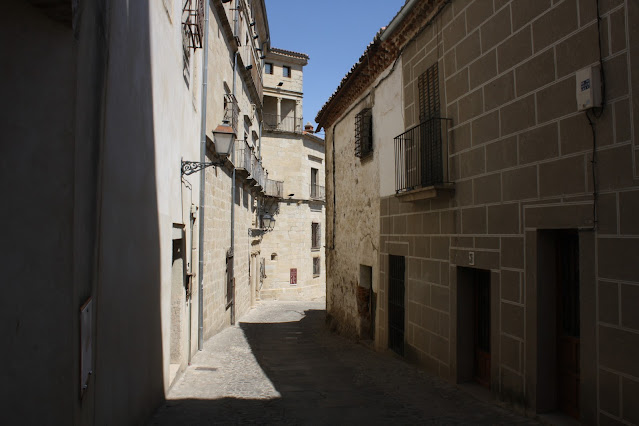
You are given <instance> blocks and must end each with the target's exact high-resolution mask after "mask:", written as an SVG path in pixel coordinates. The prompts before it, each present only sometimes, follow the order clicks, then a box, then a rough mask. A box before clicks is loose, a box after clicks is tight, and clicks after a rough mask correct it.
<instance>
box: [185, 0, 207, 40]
mask: <svg viewBox="0 0 639 426" xmlns="http://www.w3.org/2000/svg"><path fill="white" fill-rule="evenodd" d="M204 2H205V0H184V8H183V9H182V18H183V21H182V28H183V29H184V33H185V34H186V36H187V38H188V47H189V48H191V49H193V50H195V49H199V48H201V47H202V35H203V34H204Z"/></svg>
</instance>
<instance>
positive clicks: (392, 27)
mask: <svg viewBox="0 0 639 426" xmlns="http://www.w3.org/2000/svg"><path fill="white" fill-rule="evenodd" d="M419 1H420V0H408V2H407V3H406V5H404V7H403V8H402V10H400V11H399V13H398V14H397V16H395V18H393V20H392V21H391V23H390V24H388V26H387V27H386V29H385V30H384V32H383V33H382V35H381V36H380V37H379V38H380V39H381V40H382V41H385V40H386V39H388V37H390V35H391V34H392V33H393V31H395V28H397V26H398V25H399V23H400V22H402V21H403V20H404V18H405V17H406V15H408V14H409V13H410V11H411V9H412V8H413V7H414V6H415V5H416V4H417V3H419Z"/></svg>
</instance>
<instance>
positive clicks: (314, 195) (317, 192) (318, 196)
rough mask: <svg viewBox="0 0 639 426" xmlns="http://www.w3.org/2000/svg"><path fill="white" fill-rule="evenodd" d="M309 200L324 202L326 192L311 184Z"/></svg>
mask: <svg viewBox="0 0 639 426" xmlns="http://www.w3.org/2000/svg"><path fill="white" fill-rule="evenodd" d="M310 198H311V200H324V199H325V198H326V192H325V191H324V187H323V186H319V185H315V184H311V197H310Z"/></svg>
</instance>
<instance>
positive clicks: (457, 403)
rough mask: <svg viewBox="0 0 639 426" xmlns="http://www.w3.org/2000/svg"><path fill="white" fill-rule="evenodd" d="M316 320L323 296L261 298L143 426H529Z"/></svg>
mask: <svg viewBox="0 0 639 426" xmlns="http://www.w3.org/2000/svg"><path fill="white" fill-rule="evenodd" d="M324 318H325V310H324V303H323V302H268V303H267V302H262V303H261V304H260V305H259V306H258V307H257V308H255V309H253V310H252V311H251V312H250V313H249V314H248V315H246V316H245V317H244V318H242V319H241V320H240V321H239V324H238V325H237V326H235V327H231V328H228V329H226V330H224V331H223V332H221V333H220V334H218V335H216V336H214V337H213V338H211V339H209V340H208V341H207V342H206V343H205V347H204V351H202V352H199V353H197V354H196V355H195V356H194V358H193V362H192V365H191V366H190V367H189V368H188V370H187V371H186V372H185V374H184V375H183V376H182V377H181V378H180V379H179V381H178V382H177V383H176V384H175V385H174V386H173V388H172V390H171V392H170V394H169V396H168V400H167V402H166V403H165V404H164V405H163V406H162V407H161V408H160V409H159V410H158V412H157V413H156V414H155V416H154V417H153V418H152V419H151V420H150V422H149V424H150V425H208V424H246V423H262V424H264V423H265V424H391V423H392V424H513V423H519V424H533V422H531V421H530V420H529V419H525V418H522V417H518V416H516V415H514V414H511V413H509V412H507V411H505V410H503V409H501V408H499V407H495V406H492V405H489V404H486V403H484V402H481V401H479V400H476V399H474V398H472V397H471V396H469V395H467V394H466V393H464V392H462V391H460V390H458V389H457V388H456V387H455V386H453V385H451V384H449V383H447V382H444V381H442V380H440V379H438V378H435V377H432V376H430V375H428V374H426V373H425V372H422V371H419V370H417V369H416V368H415V367H413V366H411V365H409V364H407V363H405V362H403V361H401V360H398V359H394V358H393V357H392V356H389V355H386V354H378V353H376V352H374V351H372V350H369V349H367V348H366V347H364V346H362V345H359V344H356V343H353V342H351V341H348V340H346V339H344V338H341V337H339V336H336V335H334V334H332V333H331V332H330V331H328V330H327V329H326V328H325V326H324Z"/></svg>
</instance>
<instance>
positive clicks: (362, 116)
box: [355, 108, 373, 158]
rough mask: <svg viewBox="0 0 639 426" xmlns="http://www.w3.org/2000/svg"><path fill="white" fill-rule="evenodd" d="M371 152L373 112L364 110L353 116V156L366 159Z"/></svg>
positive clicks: (367, 109)
mask: <svg viewBox="0 0 639 426" xmlns="http://www.w3.org/2000/svg"><path fill="white" fill-rule="evenodd" d="M372 152H373V110H371V109H370V108H365V109H363V110H361V111H360V112H359V113H358V114H357V115H356V116H355V156H356V157H359V158H364V157H367V156H368V155H370V154H372Z"/></svg>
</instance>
